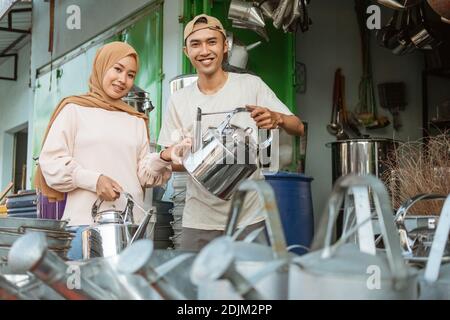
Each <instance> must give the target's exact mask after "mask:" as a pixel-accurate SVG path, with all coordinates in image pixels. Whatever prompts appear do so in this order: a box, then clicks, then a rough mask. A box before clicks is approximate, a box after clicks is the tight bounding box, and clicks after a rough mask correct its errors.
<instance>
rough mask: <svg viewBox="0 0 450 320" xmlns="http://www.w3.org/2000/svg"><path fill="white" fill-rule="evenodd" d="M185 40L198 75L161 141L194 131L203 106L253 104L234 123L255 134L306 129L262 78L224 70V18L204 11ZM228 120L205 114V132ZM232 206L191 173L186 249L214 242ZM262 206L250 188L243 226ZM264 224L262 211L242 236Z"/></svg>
mask: <svg viewBox="0 0 450 320" xmlns="http://www.w3.org/2000/svg"><path fill="white" fill-rule="evenodd" d="M184 44H185V47H184V53H185V54H186V56H187V57H188V58H189V60H190V61H191V63H192V65H193V66H194V67H195V68H196V70H197V75H198V80H197V82H195V83H193V84H192V85H190V86H187V87H185V88H183V89H181V90H178V91H176V92H175V93H174V94H173V95H172V96H171V97H170V99H169V102H168V109H167V112H166V115H165V117H164V119H163V124H162V127H161V131H160V135H159V139H158V144H159V145H162V146H165V147H167V146H170V145H173V144H174V143H175V142H178V141H179V140H181V139H182V138H183V134H186V133H190V135H191V136H192V134H193V127H194V122H195V119H196V113H197V108H198V107H200V108H201V109H202V111H203V112H208V113H209V112H223V111H229V110H233V109H235V108H237V107H247V108H248V109H249V110H250V111H251V112H249V113H247V112H242V113H238V114H237V115H236V116H235V117H233V121H232V124H234V125H237V126H239V127H241V128H247V127H250V128H252V129H253V132H254V133H256V132H257V131H258V128H260V129H275V128H282V129H284V130H285V131H286V132H287V133H289V134H292V135H302V134H303V130H304V129H303V124H302V122H301V121H300V119H299V118H298V117H296V116H295V115H293V114H292V113H291V112H290V110H289V109H288V108H287V107H286V106H285V105H284V104H283V103H282V102H281V101H280V100H279V99H278V98H277V97H276V95H275V94H274V93H273V91H272V90H271V89H270V88H269V87H268V86H267V85H266V84H265V83H264V82H263V81H262V80H261V79H260V78H259V77H257V76H253V75H250V74H238V73H232V72H226V71H224V70H223V69H222V62H223V60H224V55H225V54H227V52H228V43H227V41H226V32H225V30H224V28H223V26H222V24H221V23H220V21H219V20H218V19H216V18H214V17H211V16H208V15H204V14H202V15H199V16H196V17H195V18H194V19H193V20H192V21H190V22H189V23H188V24H187V25H186V27H185V30H184ZM223 120H224V115H223V114H218V115H215V116H205V117H203V118H202V128H203V132H205V131H206V130H207V129H208V127H217V126H218V125H219V124H220V123H221V122H222V121H223ZM180 132H182V133H183V134H180ZM173 169H174V170H175V171H184V168H183V167H182V166H175V165H174V166H173ZM249 179H264V176H263V175H262V174H261V172H260V170H257V171H256V172H255V173H253V175H252V176H250V177H249ZM229 209H230V201H225V200H222V199H219V198H217V197H215V196H214V195H213V194H211V193H209V192H208V191H206V190H205V189H204V188H203V187H202V186H200V185H199V184H197V183H196V182H195V181H193V179H192V178H191V177H189V179H188V182H187V190H186V203H185V207H184V212H183V231H182V235H181V249H184V250H200V249H201V248H202V247H203V246H205V245H206V244H207V243H208V242H209V241H211V240H213V239H214V238H216V237H218V236H220V235H222V234H223V231H224V229H225V225H226V223H227V218H228V213H229ZM261 209H262V204H261V203H260V202H259V200H258V197H257V195H256V193H255V192H250V193H248V194H247V196H246V198H245V202H244V204H243V207H242V211H241V215H240V219H239V221H238V228H239V227H241V226H242V223H243V222H246V221H245V220H246V219H248V218H249V217H250V216H253V215H254V214H255V212H261ZM262 226H264V216H262V215H257V216H256V217H255V218H254V219H253V221H251V223H250V224H249V225H248V226H247V228H246V229H245V230H244V232H243V233H242V234H241V235H242V236H245V235H246V234H248V233H249V232H251V231H253V230H255V229H258V228H260V227H262Z"/></svg>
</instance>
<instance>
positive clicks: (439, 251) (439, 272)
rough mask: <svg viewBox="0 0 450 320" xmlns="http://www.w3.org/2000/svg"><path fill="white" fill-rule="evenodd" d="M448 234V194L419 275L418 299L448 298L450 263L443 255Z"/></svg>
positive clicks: (449, 217)
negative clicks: (423, 266)
mask: <svg viewBox="0 0 450 320" xmlns="http://www.w3.org/2000/svg"><path fill="white" fill-rule="evenodd" d="M449 235H450V195H449V196H448V197H447V199H446V200H445V203H444V206H443V207H442V211H441V214H440V216H439V224H438V227H437V230H436V234H435V236H434V240H433V244H432V246H431V251H430V255H429V257H428V262H427V265H426V268H425V270H424V271H423V272H422V273H421V277H420V299H445V300H450V264H448V263H447V264H443V260H442V258H443V256H444V252H445V249H446V247H447V245H448V237H449Z"/></svg>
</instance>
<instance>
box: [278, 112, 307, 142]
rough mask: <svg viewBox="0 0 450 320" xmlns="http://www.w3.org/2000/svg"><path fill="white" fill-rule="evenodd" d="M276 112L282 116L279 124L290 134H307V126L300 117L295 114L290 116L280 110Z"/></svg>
mask: <svg viewBox="0 0 450 320" xmlns="http://www.w3.org/2000/svg"><path fill="white" fill-rule="evenodd" d="M270 112H273V111H270ZM276 113H278V116H279V117H280V122H279V123H278V125H279V126H280V127H281V128H283V129H284V130H285V131H286V132H287V133H288V134H291V135H294V136H302V135H304V134H305V127H304V125H303V123H302V121H301V120H300V118H299V117H297V116H294V115H290V116H288V115H285V114H282V113H279V112H276Z"/></svg>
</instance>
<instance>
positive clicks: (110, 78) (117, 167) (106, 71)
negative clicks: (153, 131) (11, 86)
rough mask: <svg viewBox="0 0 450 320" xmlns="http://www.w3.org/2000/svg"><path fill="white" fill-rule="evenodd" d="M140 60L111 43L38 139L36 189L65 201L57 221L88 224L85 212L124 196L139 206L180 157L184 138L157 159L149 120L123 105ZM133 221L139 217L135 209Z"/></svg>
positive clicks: (76, 249)
mask: <svg viewBox="0 0 450 320" xmlns="http://www.w3.org/2000/svg"><path fill="white" fill-rule="evenodd" d="M138 64H139V61H138V55H137V53H136V51H135V50H134V49H133V48H132V47H131V46H129V45H128V44H126V43H123V42H112V43H109V44H107V45H105V46H103V47H101V48H100V49H99V50H98V51H97V54H96V56H95V59H94V65H93V68H92V73H91V76H90V79H89V92H88V93H87V94H85V95H80V96H70V97H67V98H65V99H63V100H62V101H61V102H60V104H59V105H58V106H57V107H56V109H55V111H54V113H53V115H52V117H51V119H50V122H49V125H48V127H47V131H46V133H45V136H44V143H43V147H42V151H41V153H40V156H39V166H38V169H37V172H36V180H35V184H36V189H38V190H39V191H40V192H41V193H42V194H43V195H44V196H46V197H48V198H49V200H50V201H59V200H62V199H64V193H67V203H66V207H65V210H64V215H63V219H65V220H69V224H68V225H69V226H74V227H75V228H76V229H77V238H79V235H80V233H81V231H82V229H83V228H84V227H85V226H87V225H90V224H92V223H93V219H92V215H91V208H92V205H93V203H94V202H95V201H96V200H97V198H100V199H102V200H104V202H103V204H102V208H108V207H112V206H114V207H115V208H116V209H119V210H123V209H124V208H125V205H126V199H125V197H124V196H120V195H121V193H122V191H125V192H128V193H129V194H131V195H132V196H133V198H134V199H135V201H137V202H138V203H140V204H142V203H143V198H144V194H143V187H154V186H158V185H161V184H164V183H165V182H167V180H168V179H169V178H170V176H171V163H172V157H175V155H178V156H182V155H183V153H184V152H185V151H186V150H187V149H188V148H189V141H184V142H183V143H181V144H178V145H175V146H173V147H171V150H168V151H166V150H165V151H163V152H161V153H160V154H158V153H150V151H149V137H148V118H147V117H146V116H145V115H143V114H141V113H139V112H138V111H136V110H135V109H134V108H132V107H131V106H129V105H128V104H126V103H125V102H123V101H122V100H121V98H123V97H124V96H125V95H127V93H128V92H129V91H130V89H131V87H132V86H133V84H134V79H135V76H136V73H137V71H138ZM133 213H134V218H135V220H136V222H138V223H139V221H140V220H141V219H142V218H143V213H142V212H139V211H138V210H134V212H133ZM69 258H70V259H79V258H81V243H80V239H77V240H76V241H75V240H74V242H73V243H72V249H71V251H70V252H69Z"/></svg>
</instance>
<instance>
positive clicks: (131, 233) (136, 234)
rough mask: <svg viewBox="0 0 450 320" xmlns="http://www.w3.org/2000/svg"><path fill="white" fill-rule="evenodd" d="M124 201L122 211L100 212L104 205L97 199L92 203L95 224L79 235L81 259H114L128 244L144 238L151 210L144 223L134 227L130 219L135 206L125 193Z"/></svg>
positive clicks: (129, 196) (146, 214)
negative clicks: (124, 204)
mask: <svg viewBox="0 0 450 320" xmlns="http://www.w3.org/2000/svg"><path fill="white" fill-rule="evenodd" d="M125 197H126V198H127V204H126V207H125V210H124V211H120V210H116V209H108V210H104V211H100V212H99V207H100V205H101V204H102V202H103V201H100V199H97V200H96V201H95V202H94V204H93V206H92V217H93V218H94V224H93V225H92V226H89V227H88V228H86V229H85V230H83V231H82V233H81V237H82V248H83V259H90V258H95V257H110V256H114V255H117V254H118V253H119V252H121V251H122V250H123V249H125V248H126V247H127V246H128V245H129V244H131V243H133V242H134V241H135V240H138V239H140V238H142V237H143V236H144V235H145V231H146V228H147V225H148V223H149V221H150V217H151V215H152V214H153V211H152V209H150V211H148V212H147V211H144V212H145V217H144V219H143V220H142V222H141V223H140V224H139V225H136V224H135V223H134V218H133V207H134V205H135V204H136V203H135V202H134V200H133V198H132V197H131V195H129V194H127V193H125ZM141 210H143V209H142V208H141Z"/></svg>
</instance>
